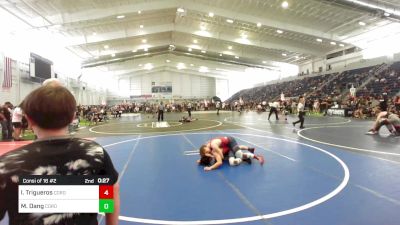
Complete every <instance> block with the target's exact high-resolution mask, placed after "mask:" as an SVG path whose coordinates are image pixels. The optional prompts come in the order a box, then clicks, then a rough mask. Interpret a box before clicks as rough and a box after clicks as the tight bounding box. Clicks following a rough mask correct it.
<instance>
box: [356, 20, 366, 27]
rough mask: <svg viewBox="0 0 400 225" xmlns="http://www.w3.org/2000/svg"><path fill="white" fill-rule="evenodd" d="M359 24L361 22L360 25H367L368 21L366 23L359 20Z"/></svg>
mask: <svg viewBox="0 0 400 225" xmlns="http://www.w3.org/2000/svg"><path fill="white" fill-rule="evenodd" d="M358 24H359V25H360V26H365V25H366V23H364V22H362V21H360V22H358Z"/></svg>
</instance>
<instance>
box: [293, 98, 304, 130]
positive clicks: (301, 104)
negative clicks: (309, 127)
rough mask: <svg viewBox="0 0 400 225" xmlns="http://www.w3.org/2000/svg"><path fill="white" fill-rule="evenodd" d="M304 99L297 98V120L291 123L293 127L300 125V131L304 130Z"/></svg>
mask: <svg viewBox="0 0 400 225" xmlns="http://www.w3.org/2000/svg"><path fill="white" fill-rule="evenodd" d="M304 102H305V101H304V97H303V96H300V97H299V104H297V111H298V113H299V120H297V121H296V122H293V126H296V124H297V123H300V129H303V128H305V127H304V126H303V125H304V115H305V114H306V113H305V111H304Z"/></svg>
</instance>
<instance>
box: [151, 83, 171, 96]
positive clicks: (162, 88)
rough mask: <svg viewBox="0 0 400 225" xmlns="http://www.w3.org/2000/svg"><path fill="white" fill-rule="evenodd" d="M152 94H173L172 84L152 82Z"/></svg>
mask: <svg viewBox="0 0 400 225" xmlns="http://www.w3.org/2000/svg"><path fill="white" fill-rule="evenodd" d="M151 93H153V94H155V93H159V94H172V82H154V81H153V82H151Z"/></svg>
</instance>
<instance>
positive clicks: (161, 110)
mask: <svg viewBox="0 0 400 225" xmlns="http://www.w3.org/2000/svg"><path fill="white" fill-rule="evenodd" d="M160 120H161V121H164V104H163V102H160V105H158V122H160Z"/></svg>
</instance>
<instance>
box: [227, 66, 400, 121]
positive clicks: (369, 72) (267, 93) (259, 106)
mask: <svg viewBox="0 0 400 225" xmlns="http://www.w3.org/2000/svg"><path fill="white" fill-rule="evenodd" d="M382 68H384V69H382ZM362 85H365V86H364V87H363V88H361V89H360V86H362ZM351 88H354V90H357V92H356V93H357V95H355V96H352V95H351V94H350V89H351ZM365 90H367V91H365ZM399 92H400V62H396V63H394V64H392V65H391V66H387V65H385V64H380V65H375V66H371V67H365V68H359V69H354V70H348V71H344V72H342V73H340V74H338V73H334V74H326V75H321V76H315V77H302V78H300V79H296V80H292V81H286V82H281V83H277V84H269V85H265V86H261V87H254V88H250V89H245V90H241V91H239V92H238V93H236V94H234V95H233V96H232V97H230V98H229V99H228V100H227V101H226V103H227V104H228V105H230V106H231V107H232V106H233V107H234V106H235V105H237V102H238V101H239V99H240V98H242V99H243V100H244V102H245V108H247V109H248V110H256V111H265V110H267V109H268V108H269V105H271V104H272V103H273V102H274V101H278V100H284V101H281V104H282V105H283V106H281V108H286V109H287V110H290V112H294V111H295V108H296V100H295V99H297V98H298V97H299V96H306V101H305V108H306V109H307V110H308V112H310V113H322V114H324V115H326V112H327V109H329V108H331V107H333V108H346V109H348V110H349V111H350V112H353V116H354V117H356V118H367V117H373V116H375V114H376V110H375V109H377V108H379V107H380V108H382V102H384V104H388V105H396V107H397V108H398V107H399V105H400V97H399ZM396 94H397V96H396ZM282 96H284V97H282ZM282 98H283V99H282Z"/></svg>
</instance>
